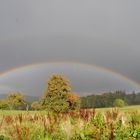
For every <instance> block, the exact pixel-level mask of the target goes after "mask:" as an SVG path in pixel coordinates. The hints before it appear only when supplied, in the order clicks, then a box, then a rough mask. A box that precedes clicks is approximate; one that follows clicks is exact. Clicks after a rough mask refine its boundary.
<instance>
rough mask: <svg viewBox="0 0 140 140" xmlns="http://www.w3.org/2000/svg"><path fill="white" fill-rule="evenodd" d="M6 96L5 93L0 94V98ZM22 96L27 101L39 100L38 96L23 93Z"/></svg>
mask: <svg viewBox="0 0 140 140" xmlns="http://www.w3.org/2000/svg"><path fill="white" fill-rule="evenodd" d="M6 96H7V94H0V99H3V98H5V97H6ZM24 97H25V100H26V101H27V102H33V101H38V100H39V97H37V96H29V95H24Z"/></svg>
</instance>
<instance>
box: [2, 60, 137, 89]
mask: <svg viewBox="0 0 140 140" xmlns="http://www.w3.org/2000/svg"><path fill="white" fill-rule="evenodd" d="M52 64H76V65H79V66H84V67H87V68H90V69H97V70H100V71H103V72H107V73H110V74H114V75H116V76H118V77H119V78H121V79H124V80H126V81H127V82H130V83H132V84H134V85H135V86H138V87H139V88H140V83H138V82H136V81H134V80H132V79H130V78H128V77H126V76H124V75H122V74H120V73H118V72H116V71H114V70H112V69H108V68H105V67H102V66H97V65H95V64H94V65H92V64H85V63H81V62H72V61H68V62H67V61H66V62H65V61H60V62H59V61H57V62H41V63H33V64H28V65H24V66H20V67H16V68H13V69H11V70H8V71H5V72H2V73H0V78H1V77H3V76H7V75H8V74H11V73H13V72H14V73H15V72H21V71H24V70H28V69H32V68H34V67H39V66H41V65H52Z"/></svg>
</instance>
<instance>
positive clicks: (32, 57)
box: [0, 0, 140, 94]
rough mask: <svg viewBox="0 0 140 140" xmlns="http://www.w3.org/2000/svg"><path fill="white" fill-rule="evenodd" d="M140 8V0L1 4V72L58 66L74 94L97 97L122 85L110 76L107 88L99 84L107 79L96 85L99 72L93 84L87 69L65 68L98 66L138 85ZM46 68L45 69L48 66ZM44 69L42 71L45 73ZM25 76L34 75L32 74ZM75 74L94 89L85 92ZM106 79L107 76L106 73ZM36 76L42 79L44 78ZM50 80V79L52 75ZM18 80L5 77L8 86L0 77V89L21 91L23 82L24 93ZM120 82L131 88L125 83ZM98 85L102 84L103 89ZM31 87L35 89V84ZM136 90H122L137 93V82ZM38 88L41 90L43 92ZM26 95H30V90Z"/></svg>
mask: <svg viewBox="0 0 140 140" xmlns="http://www.w3.org/2000/svg"><path fill="white" fill-rule="evenodd" d="M139 7H140V1H139V0H135V1H132V0H123V1H122V0H114V1H112V0H106V1H100V0H87V1H85V0H71V1H67V0H59V1H58V0H40V1H38V0H28V1H27V0H24V1H22V0H12V1H10V0H4V1H0V72H1V73H4V72H6V71H9V70H11V69H13V68H20V67H23V66H26V65H30V64H39V63H48V62H49V63H50V62H57V63H58V62H60V65H59V66H55V68H54V69H55V70H56V69H57V68H58V69H62V67H63V69H65V70H63V71H61V72H63V73H66V76H67V75H68V78H70V79H71V83H72V82H73V83H75V84H73V87H74V90H75V91H78V92H92V91H94V90H95V92H97V91H99V90H100V91H104V90H112V88H111V87H114V89H117V88H119V87H120V84H117V83H120V82H118V80H114V77H115V79H116V75H115V74H114V75H112V74H111V75H112V78H111V79H110V82H109V81H108V82H107V83H105V84H104V82H101V81H102V80H103V78H104V77H102V79H101V80H100V81H99V83H98V82H97V81H95V79H97V78H98V77H99V76H100V73H101V71H100V70H99V71H98V72H97V71H96V74H93V73H95V70H94V68H92V71H94V72H91V74H93V75H94V76H92V77H93V78H92V79H91V78H90V76H89V75H87V74H86V73H87V71H88V70H87V69H88V68H87V69H84V70H83V71H82V70H81V66H79V65H78V66H77V68H76V69H77V70H76V71H74V72H73V65H72V64H70V65H69V66H68V65H62V63H61V62H65V63H68V64H69V62H73V63H77V62H78V63H79V62H80V63H82V64H83V65H84V64H89V65H92V66H95V65H97V66H99V67H103V68H105V69H109V70H111V71H115V72H116V73H118V74H121V75H123V76H125V77H127V78H129V79H132V80H133V81H135V82H137V83H138V84H139V83H140V74H139V71H140V62H139V60H140V55H139V52H140V40H139V38H140V26H139V25H140V8H139ZM74 65H75V64H74ZM70 66H71V67H70ZM44 67H45V68H46V64H45V65H44ZM44 67H42V69H45V68H44ZM47 67H52V65H51V64H50V66H48V65H47ZM59 67H61V68H59ZM83 67H84V66H83ZM85 67H86V66H85ZM68 68H69V70H68ZM48 69H50V68H47V70H48ZM90 69H91V68H90ZM34 70H35V69H34ZM26 71H28V73H30V72H29V70H28V69H27V70H26ZM40 71H41V70H40ZM52 71H53V70H52ZM58 71H59V72H60V70H58ZM32 72H33V70H32ZM50 72H51V71H50ZM56 72H57V71H56ZM19 73H20V76H23V75H24V74H23V71H22V72H18V76H19ZM63 73H62V74H63ZM77 73H78V74H80V76H79V77H81V78H82V79H83V80H84V79H86V78H87V79H89V78H90V79H91V81H90V80H89V83H91V82H92V83H93V84H89V83H87V82H88V81H87V82H86V83H87V85H90V86H87V87H85V88H82V87H83V85H84V84H85V83H81V79H80V78H79V77H76V75H77ZM102 73H104V75H108V74H109V72H107V71H106V72H104V71H103V70H102ZM105 73H106V74H105ZM37 74H38V75H40V77H41V72H38V73H36V75H37ZM11 75H12V73H11ZM13 75H14V74H13ZM27 75H28V77H30V78H31V79H32V78H33V77H34V75H32V74H30V75H29V74H27ZM27 75H24V76H27ZM44 75H45V73H44ZM46 75H47V76H46V79H47V77H48V73H47V74H46ZM74 75H75V76H74ZM18 76H17V75H16V76H15V77H14V78H13V79H12V78H11V79H10V77H8V76H5V77H8V79H7V78H6V79H7V81H6V82H5V78H3V76H0V81H1V82H0V85H1V88H0V89H7V90H9V89H12V88H17V89H22V88H21V87H24V86H25V83H26V82H23V83H22V85H21V86H19V87H20V88H19V87H18V86H16V85H17V83H18V82H19V77H20V76H19V77H18ZM42 77H43V76H42ZM71 77H73V78H71ZM77 79H78V80H77ZM99 79H100V78H99ZM106 79H108V78H106ZM120 79H121V80H122V81H125V82H126V83H127V80H126V79H125V78H120ZM120 79H119V81H120ZM8 81H13V82H12V83H11V82H10V83H9V82H8ZM23 81H24V80H23ZM31 81H34V80H31ZM40 81H41V79H40ZM74 81H77V82H74ZM85 81H86V80H85ZM112 81H117V83H116V84H115V86H114V85H111V83H112ZM95 83H98V85H99V84H100V88H99V87H98V86H97V85H96V84H95ZM29 85H32V84H31V82H30V84H29ZM77 85H78V86H77ZM93 85H94V86H93ZM105 85H108V86H105ZM132 85H133V87H132ZM132 85H131V82H130V83H129V84H128V85H127V86H125V85H124V88H126V90H127V89H128V90H134V89H135V88H136V87H135V85H134V83H133V82H132ZM38 88H39V89H40V90H41V86H39V87H38ZM92 88H94V89H92ZM120 88H121V89H122V87H120ZM137 89H138V87H137ZM1 91H2V90H1ZM23 91H24V90H23ZM25 92H31V89H30V90H29V89H28V90H25ZM38 92H39V91H38ZM32 94H33V92H32Z"/></svg>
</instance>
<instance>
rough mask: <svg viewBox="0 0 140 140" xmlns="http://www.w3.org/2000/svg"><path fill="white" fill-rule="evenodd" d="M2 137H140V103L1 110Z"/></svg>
mask: <svg viewBox="0 0 140 140" xmlns="http://www.w3.org/2000/svg"><path fill="white" fill-rule="evenodd" d="M0 140H140V106H127V107H123V108H119V109H117V108H100V109H89V110H80V111H77V112H68V113H53V112H45V111H29V112H26V111H2V110H1V111H0Z"/></svg>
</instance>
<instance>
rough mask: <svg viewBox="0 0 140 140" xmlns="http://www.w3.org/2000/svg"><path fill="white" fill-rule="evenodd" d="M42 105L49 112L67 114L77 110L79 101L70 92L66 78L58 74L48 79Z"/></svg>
mask: <svg viewBox="0 0 140 140" xmlns="http://www.w3.org/2000/svg"><path fill="white" fill-rule="evenodd" d="M42 105H43V106H45V108H46V109H47V110H50V111H55V112H67V111H70V110H76V109H79V107H80V99H79V97H78V96H77V95H76V94H74V93H72V92H71V88H70V85H69V82H68V80H67V79H66V78H63V77H62V76H61V75H59V74H53V75H52V76H51V77H50V78H49V79H48V86H47V89H46V90H45V93H44V98H43V99H42Z"/></svg>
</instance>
